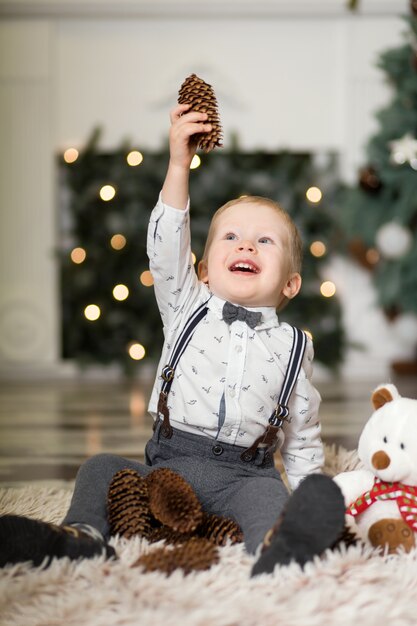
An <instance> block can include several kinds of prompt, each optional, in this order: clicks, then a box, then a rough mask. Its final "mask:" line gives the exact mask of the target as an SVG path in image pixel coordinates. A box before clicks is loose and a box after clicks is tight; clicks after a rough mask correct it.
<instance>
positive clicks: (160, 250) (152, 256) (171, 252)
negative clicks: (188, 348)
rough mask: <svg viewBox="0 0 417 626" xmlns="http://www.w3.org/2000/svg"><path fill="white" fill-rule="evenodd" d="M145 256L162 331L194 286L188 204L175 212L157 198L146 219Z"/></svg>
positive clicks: (195, 284)
mask: <svg viewBox="0 0 417 626" xmlns="http://www.w3.org/2000/svg"><path fill="white" fill-rule="evenodd" d="M147 253H148V257H149V269H150V271H151V273H152V277H153V280H154V288H155V296H156V301H157V303H158V307H159V312H160V314H161V318H162V323H163V325H164V330H165V329H166V328H167V327H169V326H170V325H171V323H172V319H173V318H174V316H175V315H176V314H177V312H178V311H179V310H180V309H181V305H182V303H183V302H184V300H185V299H186V298H190V296H192V294H193V292H196V290H197V287H198V278H197V275H196V273H195V270H194V265H193V261H192V255H191V233H190V214H189V203H188V205H187V208H186V210H180V209H175V208H173V207H170V206H169V205H167V204H164V203H163V202H162V199H161V195H160V196H159V199H158V202H157V204H156V206H155V208H154V210H153V211H152V213H151V216H150V220H149V226H148V236H147Z"/></svg>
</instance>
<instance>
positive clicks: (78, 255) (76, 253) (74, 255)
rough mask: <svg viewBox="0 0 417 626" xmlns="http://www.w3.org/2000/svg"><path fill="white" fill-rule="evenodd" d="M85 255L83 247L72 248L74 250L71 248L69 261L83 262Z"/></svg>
mask: <svg viewBox="0 0 417 626" xmlns="http://www.w3.org/2000/svg"><path fill="white" fill-rule="evenodd" d="M86 257H87V252H86V251H85V250H84V248H74V250H71V261H72V262H73V263H77V265H79V264H80V263H83V262H84V261H85V259H86Z"/></svg>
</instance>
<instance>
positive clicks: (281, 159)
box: [59, 132, 345, 371]
mask: <svg viewBox="0 0 417 626" xmlns="http://www.w3.org/2000/svg"><path fill="white" fill-rule="evenodd" d="M98 139H99V133H98V132H95V133H94V134H93V136H92V138H91V139H90V141H89V142H88V144H87V146H86V148H85V149H84V150H83V151H82V153H81V154H78V153H77V152H75V151H74V150H71V149H70V150H68V151H67V152H66V153H65V154H64V157H60V172H61V178H62V181H61V182H62V185H61V187H62V189H63V190H64V191H63V194H62V204H63V210H62V214H63V219H62V222H61V246H60V251H59V255H60V261H61V293H62V310H63V315H62V316H63V325H62V345H63V356H64V358H71V359H76V360H78V361H79V362H81V363H119V364H121V365H123V366H124V368H125V370H127V371H129V370H132V368H133V370H134V365H135V363H136V362H137V360H140V359H142V358H143V357H144V356H146V357H147V358H150V359H153V360H155V359H156V358H157V357H158V356H159V353H160V349H161V346H162V339H163V337H162V328H161V322H160V318H159V312H158V310H157V306H156V302H155V298H154V294H153V289H152V276H151V275H150V272H149V269H148V258H147V256H146V249H145V244H146V230H147V224H148V219H149V214H150V211H151V209H152V208H153V206H154V204H155V202H156V200H157V198H158V194H159V191H160V189H161V186H162V183H163V179H164V176H165V172H166V167H167V164H168V158H169V155H168V150H167V148H164V149H163V150H161V151H159V152H156V153H155V152H153V153H146V152H144V153H143V154H142V153H141V152H139V151H138V150H134V149H132V148H130V147H128V146H122V147H121V148H120V149H119V150H116V151H114V152H112V153H103V152H100V150H99V147H98ZM199 163H200V164H199ZM198 165H199V166H198ZM190 178H191V180H190V196H191V207H192V208H191V210H192V220H191V225H192V245H193V251H194V253H195V256H196V260H197V261H198V259H199V258H200V256H201V254H202V252H203V248H204V243H205V237H206V233H207V230H208V225H209V221H210V218H211V216H212V214H213V213H214V211H215V210H216V209H217V208H218V207H219V206H221V205H222V204H224V203H225V202H226V201H227V200H230V199H232V198H236V197H238V196H241V195H243V194H253V195H261V196H268V197H270V198H273V199H275V200H277V201H279V202H280V203H281V204H282V205H283V206H284V207H285V208H286V209H287V210H288V211H289V212H290V214H291V215H292V216H293V218H294V220H295V221H296V223H297V225H298V226H299V228H300V230H301V232H302V236H303V239H304V243H305V259H304V266H303V288H302V291H301V294H299V295H298V296H297V298H296V299H295V300H294V301H292V302H291V303H290V305H289V306H288V307H287V308H286V309H284V311H283V312H282V313H280V319H282V320H285V321H288V322H289V323H293V324H295V325H297V326H299V327H300V328H303V329H305V330H308V331H309V332H310V333H311V335H312V336H313V339H314V345H315V351H316V358H317V360H319V361H321V362H322V363H323V364H324V365H327V366H328V367H330V368H336V367H337V365H338V364H339V363H340V362H341V360H342V356H343V352H344V342H345V338H344V332H343V328H342V324H341V311H340V305H339V301H338V299H337V295H334V286H333V285H332V284H331V283H329V282H327V281H326V280H325V276H322V267H323V264H324V263H325V262H326V261H327V260H328V257H329V255H330V254H331V252H332V250H333V249H334V247H335V246H339V236H340V235H339V232H338V230H337V228H336V227H335V221H334V219H333V214H332V211H333V210H334V199H335V196H336V194H337V193H338V183H337V174H336V163H335V160H334V158H333V157H331V156H329V157H328V159H327V162H326V163H322V165H321V166H320V167H318V165H317V159H314V158H313V156H312V155H311V154H290V153H286V152H283V153H277V154H266V153H263V152H256V153H250V154H248V153H242V152H240V151H239V150H238V148H237V147H236V146H235V148H234V149H232V150H230V151H225V150H223V149H222V150H215V151H213V152H211V153H209V154H202V155H201V159H200V157H198V156H196V157H195V158H194V161H193V164H192V171H191V176H190Z"/></svg>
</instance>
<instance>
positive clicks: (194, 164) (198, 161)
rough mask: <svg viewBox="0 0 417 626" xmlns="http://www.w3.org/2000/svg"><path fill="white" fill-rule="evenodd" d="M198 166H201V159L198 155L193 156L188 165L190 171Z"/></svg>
mask: <svg viewBox="0 0 417 626" xmlns="http://www.w3.org/2000/svg"><path fill="white" fill-rule="evenodd" d="M200 165H201V159H200V157H199V156H198V154H195V155H194V156H193V159H192V161H191V164H190V170H195V169H197V167H200Z"/></svg>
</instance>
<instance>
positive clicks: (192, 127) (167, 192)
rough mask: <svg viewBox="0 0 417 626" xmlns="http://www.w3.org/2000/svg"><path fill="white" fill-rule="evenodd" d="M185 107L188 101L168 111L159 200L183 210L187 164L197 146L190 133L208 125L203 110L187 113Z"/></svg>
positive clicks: (208, 126)
mask: <svg viewBox="0 0 417 626" xmlns="http://www.w3.org/2000/svg"><path fill="white" fill-rule="evenodd" d="M189 108H190V105H189V104H179V105H177V106H176V107H175V108H174V109H173V110H172V111H171V114H170V118H171V128H170V131H169V153H170V159H169V164H168V171H167V175H166V177H165V182H164V185H163V187H162V201H163V202H164V203H165V204H168V205H169V206H172V207H174V208H175V209H183V210H184V209H186V208H187V204H188V180H189V176H190V165H191V161H192V159H193V156H194V155H195V153H196V149H197V142H196V140H195V139H194V138H193V135H195V134H196V133H204V132H209V131H210V130H211V124H207V123H205V121H206V120H207V113H198V112H197V111H190V112H189V113H187V111H188V109H189Z"/></svg>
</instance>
